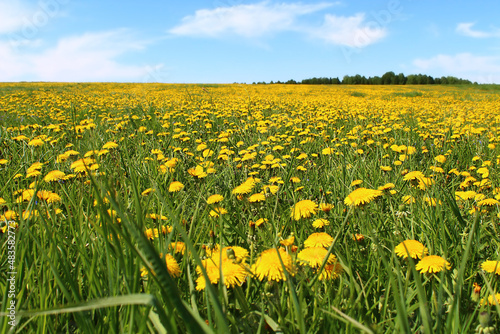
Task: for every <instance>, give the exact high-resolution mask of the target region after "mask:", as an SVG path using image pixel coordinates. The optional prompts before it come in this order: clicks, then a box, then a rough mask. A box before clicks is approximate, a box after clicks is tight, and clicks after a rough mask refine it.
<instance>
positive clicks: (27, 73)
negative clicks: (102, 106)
mask: <svg viewBox="0 0 500 334" xmlns="http://www.w3.org/2000/svg"><path fill="white" fill-rule="evenodd" d="M146 44H147V43H146V42H144V41H140V40H138V39H136V38H134V37H133V34H131V32H130V31H128V30H125V29H120V30H112V31H105V32H97V33H86V34H83V35H78V36H72V37H66V38H62V39H60V40H59V41H58V42H57V44H56V45H55V46H52V47H49V48H46V49H45V50H42V51H38V49H36V50H33V49H30V50H25V49H23V51H22V52H19V51H18V50H17V49H16V48H13V47H12V45H11V44H9V43H0V78H1V80H0V81H18V80H33V81H36V80H40V81H110V80H113V81H122V80H125V81H129V80H135V81H141V80H142V79H144V77H145V76H146V75H147V74H148V71H149V68H148V67H146V66H136V65H126V64H123V63H121V62H120V61H119V60H118V58H119V57H120V56H122V55H125V54H126V53H128V52H134V51H140V50H143V49H144V48H145V47H146Z"/></svg>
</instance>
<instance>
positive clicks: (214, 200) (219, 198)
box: [207, 194, 224, 204]
mask: <svg viewBox="0 0 500 334" xmlns="http://www.w3.org/2000/svg"><path fill="white" fill-rule="evenodd" d="M223 199H224V196H222V195H219V194H215V195H211V196H210V197H208V199H207V204H215V203H219V202H221V201H222V200H223Z"/></svg>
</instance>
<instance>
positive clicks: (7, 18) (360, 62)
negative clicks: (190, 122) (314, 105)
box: [0, 0, 500, 83]
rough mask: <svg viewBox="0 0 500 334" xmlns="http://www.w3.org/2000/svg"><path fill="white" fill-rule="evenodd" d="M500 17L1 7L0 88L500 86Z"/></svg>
mask: <svg viewBox="0 0 500 334" xmlns="http://www.w3.org/2000/svg"><path fill="white" fill-rule="evenodd" d="M498 13H500V1H498V0H481V1H460V0H441V1H431V0H419V1H417V0H385V1H378V0H366V1H345V0H344V1H321V0H320V1H307V2H306V1H295V0H288V1H273V0H267V1H250V0H209V1H200V0H197V1H185V0H164V1H148V0H145V1H132V0H122V1H111V0H99V1H97V0H85V1H84V0H39V1H33V0H0V81H21V80H25V81H118V82H168V83H171V82H176V83H232V82H239V83H252V82H257V81H266V82H269V81H271V80H274V81H277V80H280V81H286V80H288V79H295V80H301V79H305V78H311V77H314V76H316V77H320V76H326V77H340V78H342V77H343V76H344V75H346V74H347V75H355V74H361V75H365V76H374V75H382V74H384V73H385V72H387V71H394V72H396V73H400V72H402V73H404V74H406V75H408V74H415V73H422V74H429V75H432V76H434V77H440V76H443V75H444V76H447V75H452V76H456V77H461V78H466V79H470V80H472V81H477V82H480V83H493V82H494V83H500V23H499V21H498Z"/></svg>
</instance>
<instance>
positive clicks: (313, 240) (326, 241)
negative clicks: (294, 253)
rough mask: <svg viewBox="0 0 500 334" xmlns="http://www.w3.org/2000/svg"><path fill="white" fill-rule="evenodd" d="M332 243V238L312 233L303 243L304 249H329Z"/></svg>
mask: <svg viewBox="0 0 500 334" xmlns="http://www.w3.org/2000/svg"><path fill="white" fill-rule="evenodd" d="M332 242H333V238H332V236H330V235H329V234H328V233H325V232H317V233H312V234H311V235H309V237H307V239H306V240H305V241H304V247H305V248H310V247H330V245H331V244H332Z"/></svg>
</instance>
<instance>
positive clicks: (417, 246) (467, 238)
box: [0, 83, 500, 333]
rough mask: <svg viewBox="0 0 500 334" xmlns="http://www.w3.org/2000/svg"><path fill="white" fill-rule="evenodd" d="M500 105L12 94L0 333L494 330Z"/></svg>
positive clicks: (420, 89) (175, 90)
mask: <svg viewBox="0 0 500 334" xmlns="http://www.w3.org/2000/svg"><path fill="white" fill-rule="evenodd" d="M499 94H500V91H499V90H497V89H495V88H494V87H483V86H448V87H443V86H433V87H425V86H345V85H340V86H306V85H237V84H234V85H173V84H114V83H100V84H92V83H89V84H68V83H66V84H56V83H50V84H49V83H20V84H8V83H2V84H0V180H2V182H1V184H0V244H1V251H0V291H2V293H1V300H0V303H1V306H0V312H2V313H1V315H2V316H1V317H0V331H1V332H9V331H11V332H23V333H24V332H39V333H101V332H109V333H149V332H152V333H166V332H168V333H184V332H192V333H212V332H221V333H277V332H283V333H358V332H364V333H394V332H401V333H415V332H421V333H441V332H443V333H469V332H471V333H473V332H481V333H488V332H494V330H495V329H498V327H499V325H500V318H499V315H500V305H499V304H498V301H500V281H499V275H500V262H497V261H498V260H500V255H499V245H500V234H499V231H498V230H499V229H500V225H499V221H500V220H499V216H500V208H499V204H500V174H499V173H498V166H499V164H500V133H499V132H500V98H499V97H500V95H499ZM9 231H14V233H15V240H16V243H15V259H14V258H13V257H9V255H8V254H10V253H8V252H7V249H8V240H9V238H8V236H9V233H8V232H9ZM9 265H13V266H14V267H15V271H16V272H17V275H16V277H15V285H14V286H13V287H12V289H14V287H15V296H16V297H15V300H16V304H15V305H16V325H15V326H14V327H11V325H10V324H9V318H8V317H7V316H6V315H7V314H8V311H7V306H8V305H10V304H9V302H10V297H8V293H7V291H8V289H9V286H10V283H8V281H7V279H8V272H9V271H10V270H9V269H8V268H9ZM497 267H498V268H497Z"/></svg>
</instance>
